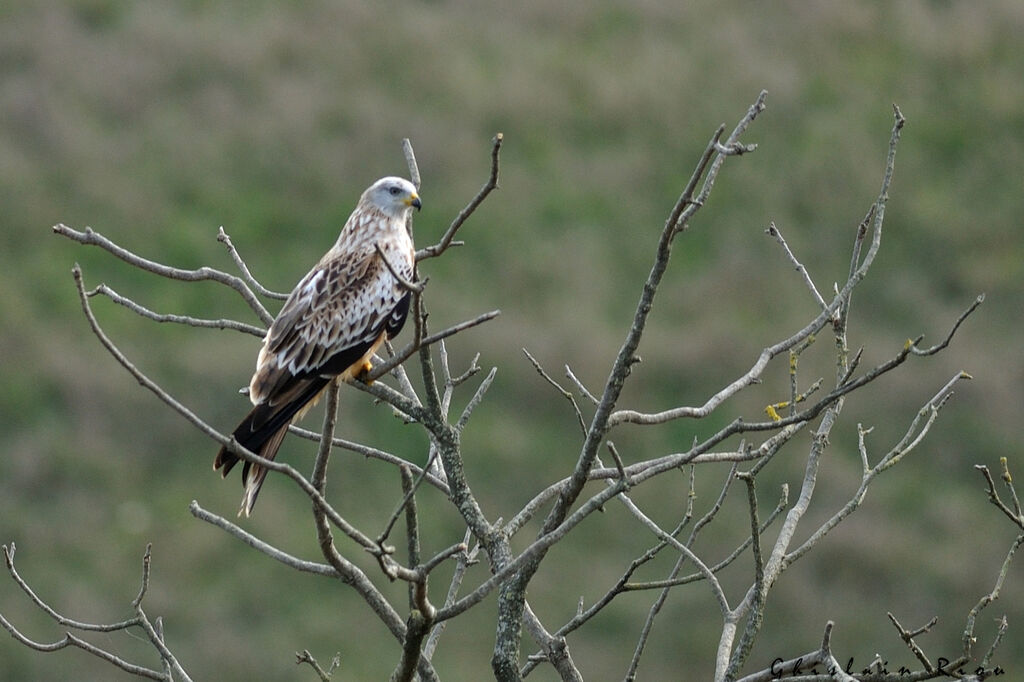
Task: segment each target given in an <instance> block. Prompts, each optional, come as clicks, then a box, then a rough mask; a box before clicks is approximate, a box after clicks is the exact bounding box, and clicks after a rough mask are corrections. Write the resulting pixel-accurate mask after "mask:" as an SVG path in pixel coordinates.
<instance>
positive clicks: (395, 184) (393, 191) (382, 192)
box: [360, 177, 422, 218]
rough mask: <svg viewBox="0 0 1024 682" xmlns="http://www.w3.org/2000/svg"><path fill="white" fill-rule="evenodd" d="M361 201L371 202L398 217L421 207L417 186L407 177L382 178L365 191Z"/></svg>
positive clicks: (372, 204) (388, 213) (370, 203)
mask: <svg viewBox="0 0 1024 682" xmlns="http://www.w3.org/2000/svg"><path fill="white" fill-rule="evenodd" d="M360 203H366V204H369V205H371V206H373V207H375V208H378V209H380V210H381V211H383V212H384V213H386V214H387V215H390V216H394V217H396V218H398V217H401V216H402V215H405V213H406V212H407V211H409V210H410V209H412V208H417V209H418V208H420V206H421V205H422V204H421V203H420V197H419V194H417V193H416V187H415V186H414V185H413V184H412V183H411V182H409V181H408V180H406V179H405V178H396V177H387V178H381V179H380V180H378V181H377V182H375V183H373V184H372V185H370V187H369V189H367V190H366V191H365V192H363V196H362V199H361V201H360Z"/></svg>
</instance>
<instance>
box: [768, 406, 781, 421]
mask: <svg viewBox="0 0 1024 682" xmlns="http://www.w3.org/2000/svg"><path fill="white" fill-rule="evenodd" d="M764 411H765V412H767V413H768V416H769V417H770V418H771V420H772V421H773V422H778V421H782V417H780V416H779V413H778V411H776V409H775V405H769V406H768V407H766V408H764Z"/></svg>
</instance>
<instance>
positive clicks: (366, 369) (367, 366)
mask: <svg viewBox="0 0 1024 682" xmlns="http://www.w3.org/2000/svg"><path fill="white" fill-rule="evenodd" d="M372 369H373V363H372V362H370V361H369V360H363V365H362V367H360V368H359V372H358V374H359V376H360V377H365V376H366V375H367V374H369V373H370V371H371V370H372ZM366 385H367V386H372V385H373V381H367V382H366Z"/></svg>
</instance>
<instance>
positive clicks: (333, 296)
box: [249, 243, 412, 404]
mask: <svg viewBox="0 0 1024 682" xmlns="http://www.w3.org/2000/svg"><path fill="white" fill-rule="evenodd" d="M382 248H383V249H384V251H385V253H386V254H387V255H388V258H389V260H388V263H389V264H390V265H391V267H392V268H394V269H395V270H396V271H397V272H398V273H399V274H400V275H401V276H402V277H404V278H407V279H411V278H412V258H411V254H408V256H407V257H402V256H398V254H395V255H396V256H398V257H393V256H392V254H389V253H387V252H388V251H389V249H388V248H387V247H386V246H385V247H382ZM390 250H391V251H394V249H390ZM407 298H408V292H407V291H406V290H405V289H404V287H403V286H402V285H401V283H400V282H399V281H398V280H396V279H395V277H394V275H392V274H391V271H390V270H389V269H388V266H387V265H385V264H384V263H383V262H382V261H381V259H380V255H379V254H378V253H377V251H376V248H375V246H374V244H373V243H369V244H365V245H364V246H363V248H360V249H355V250H349V251H347V252H344V253H336V252H329V253H328V254H327V255H326V256H325V257H324V259H323V260H322V261H321V262H320V263H319V264H318V265H317V266H316V267H315V268H314V269H313V270H311V271H310V272H309V273H308V274H307V275H306V276H305V277H304V278H303V279H302V281H300V282H299V284H298V285H297V286H296V287H295V290H294V291H293V292H292V294H291V296H289V297H288V300H287V301H286V302H285V304H284V306H283V307H282V308H281V312H280V313H279V314H278V316H277V319H276V320H275V321H274V324H273V325H272V326H271V328H270V330H269V331H268V332H267V336H266V340H265V342H264V345H263V349H262V350H261V351H260V357H259V361H258V363H257V368H256V373H255V374H254V375H253V378H252V382H251V383H250V388H249V397H250V399H251V400H252V401H253V403H254V404H258V403H260V402H263V401H266V400H273V399H274V398H275V397H276V396H277V394H279V393H283V392H287V387H288V384H289V383H290V380H292V379H295V378H301V377H305V376H309V375H316V374H319V373H321V372H325V371H326V372H329V373H331V374H337V373H338V372H340V371H344V369H346V368H345V367H343V368H341V369H340V370H339V369H337V368H336V366H337V364H338V362H337V360H340V359H341V358H337V360H335V361H334V362H331V361H332V359H335V356H338V355H339V354H343V351H346V350H351V351H353V352H355V351H357V350H359V352H358V354H357V355H356V357H355V358H354V359H353V362H355V361H356V360H358V359H359V358H361V357H362V354H363V353H364V352H365V349H366V348H368V347H369V345H370V344H372V343H374V342H375V341H376V340H377V339H378V338H379V337H380V335H381V332H382V331H387V332H388V335H389V336H391V335H394V334H396V333H397V332H398V329H400V328H401V325H402V323H403V322H404V320H405V316H406V314H407V312H408V300H407ZM360 349H361V350H360ZM328 364H330V365H331V367H330V368H328V367H327V365H328Z"/></svg>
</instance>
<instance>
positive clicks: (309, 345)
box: [213, 177, 422, 516]
mask: <svg viewBox="0 0 1024 682" xmlns="http://www.w3.org/2000/svg"><path fill="white" fill-rule="evenodd" d="M414 208H415V209H417V210H419V209H420V208H422V202H421V201H420V197H419V194H418V193H417V191H416V187H415V185H413V183H411V182H410V181H408V180H406V179H404V178H400V177H385V178H381V179H380V180H377V181H376V182H375V183H373V184H372V185H370V187H369V188H367V189H366V191H365V192H363V194H362V196H360V198H359V202H358V204H357V205H356V207H355V209H354V210H353V211H352V214H351V215H350V216H349V217H348V220H346V221H345V224H344V226H343V227H342V228H341V233H340V234H339V235H338V240H337V241H336V242H335V243H334V246H332V247H331V248H330V249H329V250H328V251H327V253H325V254H324V256H323V257H322V258H321V259H320V261H319V262H318V263H317V264H316V265H315V266H314V267H313V269H312V270H310V271H309V272H308V273H307V274H306V276H305V277H303V278H302V279H301V280H300V281H299V283H298V284H297V285H295V288H294V289H293V290H292V292H291V294H289V296H288V298H287V300H286V301H285V303H284V305H283V306H282V307H281V311H280V312H279V313H278V314H277V317H276V318H275V319H274V321H273V323H272V324H271V325H270V328H269V329H268V330H267V333H266V336H265V337H264V339H263V346H262V348H260V352H259V356H258V357H257V360H256V371H255V372H254V373H253V375H252V380H251V381H250V382H249V400H250V401H251V402H252V404H253V408H252V410H251V411H250V412H249V414H247V415H246V417H245V418H244V419H243V420H242V421H241V423H240V424H239V425H238V427H237V428H236V429H235V430H234V432H233V433H232V437H233V438H234V440H235V441H237V442H238V444H239V445H241V446H242V447H244V448H246V449H247V450H250V451H251V452H254V453H256V454H258V455H260V456H261V457H264V458H266V459H274V457H275V456H276V455H277V451H278V449H279V448H280V447H281V441H282V440H283V439H284V436H285V434H286V433H287V431H288V426H289V425H290V424H292V423H293V422H296V421H298V420H299V419H301V418H302V417H303V416H305V414H306V412H308V411H309V409H310V408H312V407H313V406H314V405H315V404H316V403H317V401H318V400H319V399H320V397H321V395H322V394H323V393H324V391H325V390H326V389H327V388H328V387H329V386H330V385H331V383H332V382H339V383H340V382H350V381H353V380H354V379H356V378H358V377H359V376H361V375H363V374H364V373H365V372H368V371H370V369H372V364H371V360H372V358H373V356H374V353H376V352H377V349H378V348H380V346H381V344H383V343H384V341H385V339H389V338H391V337H393V336H395V335H396V334H398V333H399V332H400V331H401V329H402V326H403V325H404V323H405V319H406V317H407V316H408V313H409V303H410V296H411V289H410V285H409V283H410V282H411V281H412V279H413V277H414V268H415V262H416V251H415V247H414V246H413V241H412V236H411V234H410V232H409V229H408V228H407V220H408V218H409V216H410V214H411V213H412V210H413V209H414ZM384 259H387V260H386V261H385V260H384ZM239 459H240V458H239V457H238V456H237V455H236V454H234V453H233V452H230V451H229V450H228V447H227V446H226V445H225V446H223V447H221V449H220V451H219V452H218V453H217V457H216V459H215V460H214V462H213V468H214V470H215V471H216V470H220V471H221V476H222V477H227V475H228V473H229V472H230V471H231V469H232V467H234V466H235V464H237V463H238V461H239ZM266 476H267V470H266V469H265V468H264V467H262V466H260V465H258V464H253V463H251V462H244V463H243V466H242V485H243V486H244V488H245V492H244V494H243V496H242V504H241V507H240V509H239V511H238V515H239V516H241V515H242V514H245V516H249V515H250V514H251V513H252V508H253V505H254V504H255V503H256V496H257V495H259V492H260V487H261V486H262V485H263V481H264V479H265V478H266Z"/></svg>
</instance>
